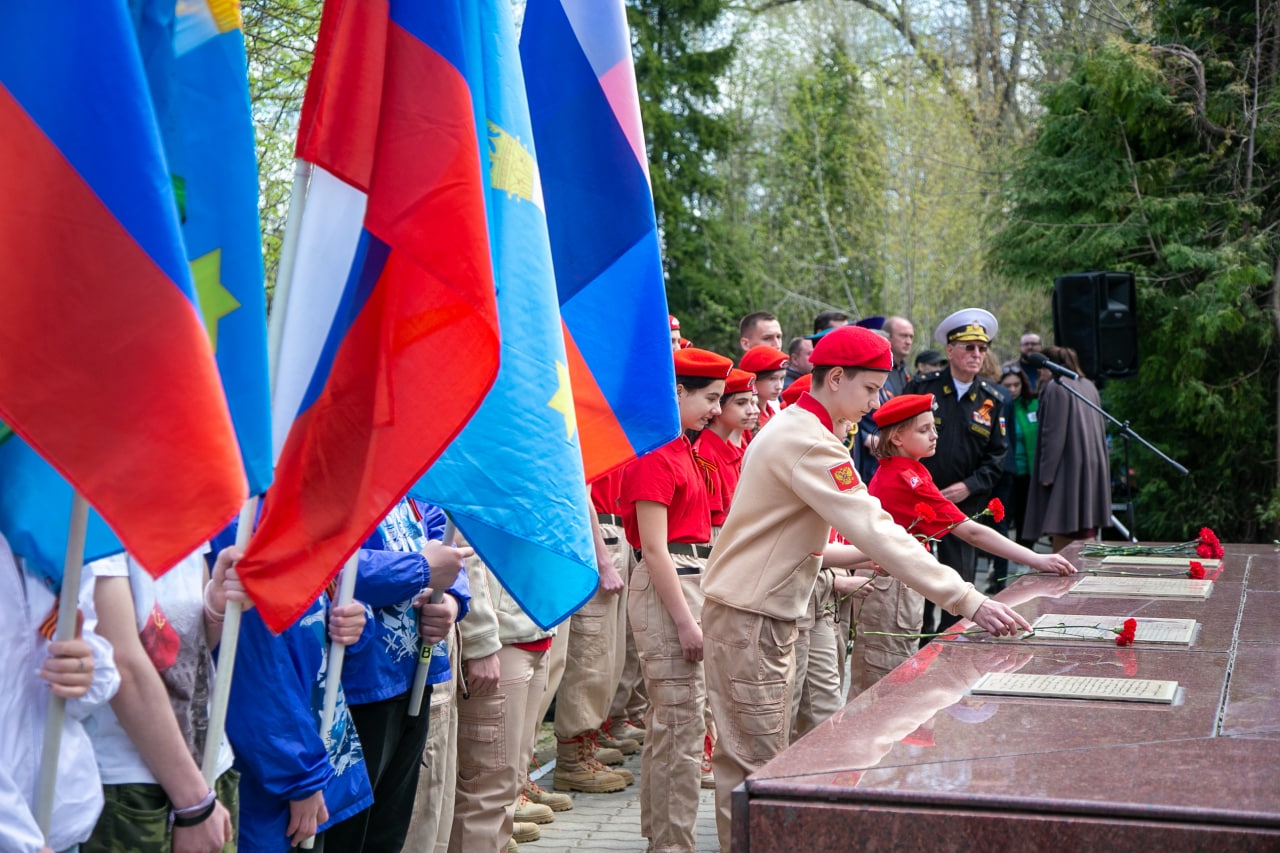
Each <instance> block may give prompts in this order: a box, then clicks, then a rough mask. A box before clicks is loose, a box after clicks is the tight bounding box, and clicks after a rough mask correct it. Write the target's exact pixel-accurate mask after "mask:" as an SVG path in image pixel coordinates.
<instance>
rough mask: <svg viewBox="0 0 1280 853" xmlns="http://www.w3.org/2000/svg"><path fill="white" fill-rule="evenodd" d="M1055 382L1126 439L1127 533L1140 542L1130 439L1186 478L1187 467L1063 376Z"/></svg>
mask: <svg viewBox="0 0 1280 853" xmlns="http://www.w3.org/2000/svg"><path fill="white" fill-rule="evenodd" d="M1050 373H1053V371H1050ZM1053 381H1054V382H1056V383H1057V384H1058V387H1060V388H1062V389H1063V390H1064V391H1066V392H1067V393H1068V394H1070V395H1071V396H1072V397H1075V398H1076V399H1077V400H1079V401H1080V402H1082V403H1084V404H1085V405H1086V406H1088V407H1089V408H1091V409H1093V410H1094V411H1095V412H1097V413H1098V414H1100V415H1102V416H1103V417H1104V418H1106V419H1107V420H1109V421H1111V422H1112V423H1113V424H1115V425H1116V426H1118V427H1119V428H1120V437H1121V438H1123V439H1124V475H1125V482H1126V483H1127V484H1128V487H1129V500H1128V501H1126V506H1127V512H1126V513H1125V515H1126V516H1127V518H1128V521H1129V530H1128V531H1126V532H1127V533H1128V536H1129V541H1131V542H1137V541H1138V537H1137V535H1136V534H1134V532H1133V531H1134V530H1135V529H1137V523H1136V522H1135V520H1134V516H1135V511H1134V503H1135V502H1136V500H1137V495H1136V494H1135V492H1134V488H1133V483H1132V482H1130V481H1129V439H1131V438H1132V439H1133V440H1135V441H1137V442H1138V443H1140V444H1141V445H1142V446H1143V447H1145V448H1147V450H1150V451H1151V452H1152V453H1154V454H1155V455H1156V456H1158V457H1160V458H1161V459H1163V460H1164V461H1165V462H1167V463H1169V466H1170V467H1171V468H1173V470H1175V471H1177V472H1178V473H1179V474H1182V475H1183V476H1184V477H1185V476H1186V475H1187V474H1188V473H1189V472H1188V471H1187V469H1186V468H1185V467H1183V466H1182V465H1181V464H1180V463H1178V462H1177V461H1176V460H1174V459H1171V458H1170V457H1169V456H1168V455H1167V454H1166V453H1165V452H1164V451H1163V450H1161V449H1160V448H1158V447H1156V446H1155V445H1153V444H1152V443H1151V442H1149V441H1147V440H1146V439H1145V438H1143V437H1142V436H1140V435H1138V434H1137V433H1136V432H1134V431H1133V429H1132V428H1131V427H1130V426H1129V422H1128V421H1123V422H1122V421H1120V420H1118V419H1117V418H1115V417H1114V416H1112V414H1111V413H1110V412H1108V411H1107V410H1106V409H1104V408H1102V407H1101V406H1099V405H1098V404H1097V403H1095V402H1093V401H1092V400H1090V399H1089V398H1088V397H1086V396H1084V395H1083V394H1081V393H1080V392H1079V391H1077V390H1076V389H1074V388H1072V387H1071V386H1070V385H1068V384H1066V383H1065V382H1063V381H1062V377H1061V376H1059V375H1058V374H1056V373H1053Z"/></svg>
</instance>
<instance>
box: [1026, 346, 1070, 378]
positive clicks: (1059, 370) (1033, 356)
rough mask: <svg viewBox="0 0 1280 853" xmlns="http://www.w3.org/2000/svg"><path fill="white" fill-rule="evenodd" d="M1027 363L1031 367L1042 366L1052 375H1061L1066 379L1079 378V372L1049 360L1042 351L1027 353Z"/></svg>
mask: <svg viewBox="0 0 1280 853" xmlns="http://www.w3.org/2000/svg"><path fill="white" fill-rule="evenodd" d="M1027 364H1029V365H1031V366H1032V367H1038V368H1043V369H1045V370H1047V371H1049V372H1050V373H1052V374H1053V375H1054V376H1063V377H1065V378H1067V379H1079V378H1080V374H1079V373H1076V372H1075V371H1074V370H1070V369H1069V368H1066V367H1063V366H1062V365H1061V364H1058V363H1057V362H1053V361H1050V360H1049V359H1047V358H1045V355H1044V353H1042V352H1033V353H1029V354H1028V355H1027Z"/></svg>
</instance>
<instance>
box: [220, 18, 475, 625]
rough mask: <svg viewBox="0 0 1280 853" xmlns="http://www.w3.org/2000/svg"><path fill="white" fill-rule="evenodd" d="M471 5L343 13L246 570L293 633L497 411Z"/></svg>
mask: <svg viewBox="0 0 1280 853" xmlns="http://www.w3.org/2000/svg"><path fill="white" fill-rule="evenodd" d="M463 5H464V4H463V2H462V0H447V1H446V2H439V3H433V4H430V7H429V8H430V19H429V22H428V23H429V25H427V24H424V21H423V19H424V18H426V17H427V12H425V11H424V9H425V8H427V7H425V6H423V5H422V4H417V3H400V2H393V3H388V2H386V0H343V2H329V3H326V4H325V8H324V13H323V17H322V19H321V30H320V39H319V43H318V45H317V50H316V61H315V66H314V68H313V70H312V74H311V77H310V80H309V82H308V86H307V94H306V99H305V101H304V105H303V113H302V124H301V127H300V129H299V135H298V156H299V157H300V158H302V159H305V160H307V161H309V162H311V163H313V164H314V165H315V167H316V168H315V173H314V177H313V178H312V181H311V186H310V190H309V192H308V196H307V207H306V211H307V212H306V214H305V216H304V217H303V220H302V224H301V227H300V232H299V241H298V256H297V259H296V261H295V266H294V275H293V281H292V282H291V286H290V296H289V305H288V306H286V308H285V311H286V314H285V320H284V332H283V336H282V344H281V353H280V357H279V362H278V365H277V367H276V385H275V388H274V391H273V398H272V414H273V418H272V420H273V424H274V443H275V449H276V452H277V453H278V459H277V464H276V472H275V481H274V482H273V484H272V486H271V488H270V489H268V491H267V493H266V497H265V499H264V506H263V512H262V516H261V519H260V522H259V525H258V528H257V530H256V532H255V533H254V535H253V538H252V539H251V540H250V542H249V546H248V549H247V551H246V555H245V558H244V560H243V561H242V562H241V563H240V566H239V571H240V575H241V577H242V578H243V580H244V584H245V587H246V588H247V590H248V592H249V594H250V595H251V596H252V597H253V599H254V601H255V603H256V604H257V606H258V607H259V609H260V610H261V612H262V616H263V619H264V620H265V621H266V623H267V624H268V625H269V626H270V627H271V628H272V630H275V631H279V630H282V629H283V628H285V627H287V626H288V625H289V624H290V623H291V622H292V621H293V620H294V619H295V618H296V617H297V616H298V615H299V614H300V613H301V612H302V611H303V610H304V609H305V608H306V607H307V606H308V605H309V604H310V603H311V602H312V601H313V600H314V599H315V598H316V596H317V595H318V594H319V592H320V590H321V589H323V588H324V586H325V585H326V584H327V583H328V581H329V580H330V579H331V578H332V577H333V576H334V575H335V574H336V573H337V571H338V569H339V568H340V567H341V566H342V564H343V562H344V561H345V560H346V559H347V557H348V556H350V554H352V553H353V552H354V551H355V550H356V549H357V548H358V547H359V546H360V543H361V542H363V541H364V540H365V539H366V538H367V537H368V535H369V533H370V532H371V531H372V530H373V528H374V527H376V526H377V524H378V522H379V521H381V520H382V518H383V516H385V515H386V513H387V512H388V511H389V510H390V509H391V507H392V506H393V505H394V504H395V503H396V501H398V500H399V499H400V498H401V497H402V496H403V495H404V493H405V492H406V491H407V490H408V488H409V486H411V485H412V484H413V483H414V482H415V481H416V480H417V479H418V478H419V477H420V476H421V475H422V473H423V471H425V470H426V468H427V467H428V465H430V463H431V462H432V461H433V460H434V459H435V458H436V457H437V456H438V455H439V454H440V452H441V451H442V450H443V448H444V447H445V445H447V444H448V443H449V442H450V441H451V440H452V439H453V438H454V436H455V435H457V434H458V432H459V431H460V430H461V428H462V426H463V425H464V424H465V423H466V422H467V420H468V419H469V418H470V417H471V415H472V414H473V413H474V412H475V410H476V408H477V407H478V406H479V404H480V401H481V400H482V399H483V398H484V395H485V393H486V392H487V391H488V389H489V387H490V386H491V385H492V383H493V379H494V376H495V375H496V373H497V366H498V328H497V311H496V307H495V303H494V288H493V278H492V271H491V267H490V263H489V246H488V240H487V236H486V228H485V212H484V197H483V193H482V190H481V183H480V181H481V167H480V157H479V151H480V147H479V142H478V140H477V136H476V132H475V121H474V115H473V111H472V101H471V91H470V89H469V84H468V80H467V75H466V73H465V70H464V66H463V64H462V51H461V45H462V7H463Z"/></svg>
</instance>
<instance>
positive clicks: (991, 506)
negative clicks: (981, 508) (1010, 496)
mask: <svg viewBox="0 0 1280 853" xmlns="http://www.w3.org/2000/svg"><path fill="white" fill-rule="evenodd" d="M987 512H989V513H991V520H992V521H994V522H996V523H997V524H999V523H1000V522H1002V521H1004V504H1003V503H1001V502H1000V499H999V498H992V499H991V501H990V502H989V503H988V504H987Z"/></svg>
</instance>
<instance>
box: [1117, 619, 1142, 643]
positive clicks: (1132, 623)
mask: <svg viewBox="0 0 1280 853" xmlns="http://www.w3.org/2000/svg"><path fill="white" fill-rule="evenodd" d="M1137 634H1138V620H1137V619H1126V620H1124V625H1123V626H1122V627H1121V628H1120V631H1119V633H1118V634H1117V636H1116V645H1117V646H1131V645H1133V640H1134V637H1136V636H1137Z"/></svg>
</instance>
